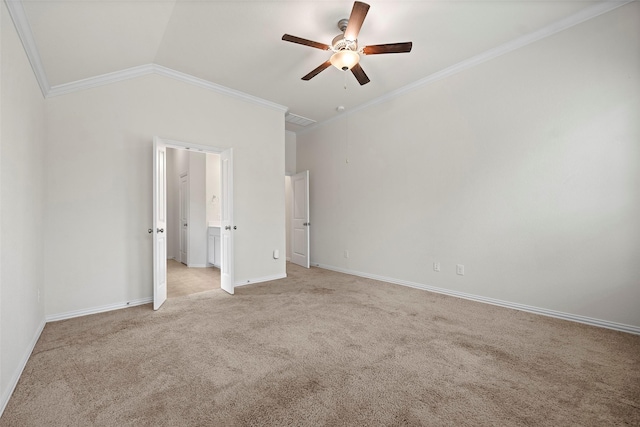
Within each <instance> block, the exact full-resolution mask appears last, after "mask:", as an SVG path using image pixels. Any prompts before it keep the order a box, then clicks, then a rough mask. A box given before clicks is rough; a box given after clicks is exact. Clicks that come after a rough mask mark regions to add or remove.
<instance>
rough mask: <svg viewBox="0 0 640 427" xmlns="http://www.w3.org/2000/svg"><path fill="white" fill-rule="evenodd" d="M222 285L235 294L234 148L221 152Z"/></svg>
mask: <svg viewBox="0 0 640 427" xmlns="http://www.w3.org/2000/svg"><path fill="white" fill-rule="evenodd" d="M220 186H221V190H222V197H221V198H220V286H221V287H222V289H224V290H225V291H227V292H229V293H230V294H233V289H234V286H235V278H234V271H233V270H234V267H233V266H234V263H233V232H234V231H235V229H236V227H235V226H234V225H233V149H231V148H229V149H228V150H225V151H223V152H222V153H220Z"/></svg>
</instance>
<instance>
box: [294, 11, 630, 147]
mask: <svg viewBox="0 0 640 427" xmlns="http://www.w3.org/2000/svg"><path fill="white" fill-rule="evenodd" d="M632 1H634V0H605V1H602V2H600V3H596V4H594V5H593V6H590V7H587V8H585V9H583V10H581V11H579V12H577V13H574V14H573V15H571V16H568V17H566V18H563V19H560V20H558V21H555V22H552V23H551V24H549V25H547V26H546V27H543V28H541V29H539V30H537V31H534V32H532V33H529V34H525V35H523V36H520V37H518V38H516V39H513V40H511V41H509V42H507V43H504V44H501V45H500V46H497V47H494V48H493V49H489V50H487V51H484V52H482V53H480V54H478V55H475V56H472V57H470V58H467V59H465V60H463V61H460V62H458V63H457V64H454V65H452V66H450V67H447V68H445V69H443V70H440V71H436V72H435V73H433V74H431V75H429V76H427V77H424V78H422V79H420V80H416V81H415V82H413V83H409V84H408V85H406V86H403V87H401V88H399V89H396V90H394V91H392V92H388V93H386V94H384V95H382V96H380V97H378V98H375V99H372V100H371V101H369V102H365V103H364V104H360V105H358V106H356V107H354V108H352V109H350V110H349V111H348V112H347V113H346V114H353V113H355V112H357V111H361V110H364V109H366V108H369V107H372V106H374V105H378V104H382V103H384V102H387V101H390V100H392V99H394V98H397V97H399V96H401V95H404V94H405V93H407V92H411V91H414V90H416V89H419V88H420V87H422V86H425V85H428V84H430V83H434V82H436V81H438V80H441V79H444V78H446V77H449V76H452V75H454V74H457V73H459V72H461V71H464V70H467V69H469V68H472V67H475V66H476V65H480V64H482V63H483V62H487V61H489V60H491V59H494V58H497V57H499V56H501V55H504V54H506V53H509V52H511V51H514V50H516V49H520V48H521V47H524V46H526V45H528V44H531V43H534V42H537V41H539V40H542V39H544V38H547V37H549V36H552V35H554V34H556V33H559V32H560V31H563V30H566V29H568V28H571V27H573V26H575V25H578V24H580V23H582V22H585V21H588V20H589V19H592V18H595V17H597V16H600V15H602V14H604V13H607V12H610V11H612V10H614V9H617V8H619V7H620V6H624V5H625V4H627V3H631V2H632ZM342 116H343V115H342V114H338V115H336V116H333V117H331V118H329V119H327V120H324V121H322V122H317V123H315V124H312V125H309V126H307V127H305V128H304V129H301V130H299V131H298V132H296V134H299V135H301V134H305V133H307V132H309V131H311V130H313V129H315V128H317V127H319V126H324V125H326V124H329V123H331V122H333V121H335V120H338V119H340V118H342Z"/></svg>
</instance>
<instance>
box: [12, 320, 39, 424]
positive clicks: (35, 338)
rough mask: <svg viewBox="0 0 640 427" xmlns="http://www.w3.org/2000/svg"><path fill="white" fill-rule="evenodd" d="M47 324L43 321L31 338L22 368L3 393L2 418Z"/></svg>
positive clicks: (19, 368)
mask: <svg viewBox="0 0 640 427" xmlns="http://www.w3.org/2000/svg"><path fill="white" fill-rule="evenodd" d="M46 323H47V322H46V320H44V319H43V320H42V322H41V323H40V325H39V326H38V328H37V329H36V333H35V334H34V335H33V338H31V342H30V343H29V346H28V347H27V351H25V353H24V354H23V356H22V361H21V362H20V366H19V367H18V369H16V371H15V372H14V373H13V375H12V376H11V380H10V381H9V387H7V389H6V390H5V392H4V393H2V397H1V398H0V399H2V400H0V417H1V416H2V413H3V412H4V409H5V408H6V407H7V403H9V399H11V395H12V394H13V391H14V390H15V389H16V386H17V385H18V380H20V376H21V375H22V371H24V367H25V366H27V362H28V361H29V358H30V357H31V353H32V352H33V349H34V347H35V346H36V343H37V342H38V339H39V338H40V335H41V334H42V330H43V329H44V325H46Z"/></svg>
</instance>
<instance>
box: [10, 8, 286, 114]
mask: <svg viewBox="0 0 640 427" xmlns="http://www.w3.org/2000/svg"><path fill="white" fill-rule="evenodd" d="M5 1H7V0H5ZM150 74H157V75H159V76H164V77H168V78H171V79H174V80H178V81H181V82H183V83H187V84H190V85H194V86H198V87H201V88H203V89H208V90H212V91H214V92H218V93H221V94H223V95H227V96H230V97H232V98H237V99H240V100H242V101H247V102H250V103H252V104H257V105H260V106H263V107H267V108H270V109H273V110H277V111H281V112H283V113H286V112H287V111H288V110H289V109H288V108H287V107H285V106H283V105H280V104H276V103H275V102H271V101H267V100H265V99H262V98H258V97H257V96H253V95H249V94H247V93H244V92H240V91H239V90H235V89H230V88H228V87H225V86H222V85H219V84H216V83H212V82H210V81H208V80H204V79H201V78H199V77H195V76H192V75H190V74H187V73H183V72H180V71H176V70H172V69H171V68H167V67H163V66H162V65H157V64H145V65H140V66H137V67H131V68H127V69H125V70H120V71H114V72H112V73H107V74H102V75H99V76H95V77H89V78H86V79H82V80H77V81H75V82H70V83H64V84H61V85H56V86H53V87H52V88H50V90H49V91H48V92H47V94H46V97H47V98H51V97H54V96H59V95H66V94H69V93H73V92H77V91H80V90H85V89H92V88H95V87H98V86H104V85H108V84H112V83H117V82H121V81H124V80H129V79H134V78H137V77H142V76H147V75H150Z"/></svg>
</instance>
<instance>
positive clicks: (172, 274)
mask: <svg viewBox="0 0 640 427" xmlns="http://www.w3.org/2000/svg"><path fill="white" fill-rule="evenodd" d="M213 289H220V269H218V268H215V267H207V268H199V267H192V268H189V267H187V266H186V265H184V264H182V263H181V262H178V261H176V260H173V259H169V260H167V297H168V298H175V297H183V296H186V295H191V294H196V293H198V292H204V291H211V290H213Z"/></svg>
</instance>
